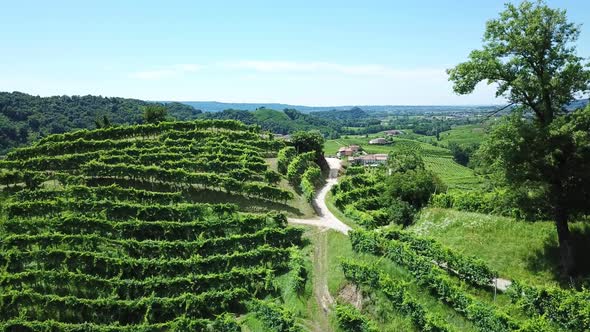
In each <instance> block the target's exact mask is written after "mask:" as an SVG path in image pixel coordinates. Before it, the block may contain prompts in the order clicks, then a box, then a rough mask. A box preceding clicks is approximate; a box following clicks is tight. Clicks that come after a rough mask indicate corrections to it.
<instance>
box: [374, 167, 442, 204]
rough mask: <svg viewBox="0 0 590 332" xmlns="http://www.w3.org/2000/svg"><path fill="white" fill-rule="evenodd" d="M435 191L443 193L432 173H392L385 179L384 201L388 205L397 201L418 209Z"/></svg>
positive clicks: (415, 171) (417, 171)
mask: <svg viewBox="0 0 590 332" xmlns="http://www.w3.org/2000/svg"><path fill="white" fill-rule="evenodd" d="M437 191H444V186H443V185H442V184H441V183H440V180H438V179H437V178H436V176H435V175H434V174H433V173H432V172H429V171H426V170H411V171H407V172H404V173H393V174H391V175H390V176H388V177H386V178H385V192H384V199H385V200H386V201H387V202H389V203H390V204H394V203H393V202H394V201H395V200H397V199H399V200H402V201H405V202H407V203H409V204H410V205H411V206H412V207H414V208H415V209H420V208H421V207H423V206H424V205H426V203H428V201H429V199H430V196H431V195H432V194H434V193H435V192H437Z"/></svg>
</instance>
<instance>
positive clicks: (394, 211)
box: [386, 199, 415, 227]
mask: <svg viewBox="0 0 590 332" xmlns="http://www.w3.org/2000/svg"><path fill="white" fill-rule="evenodd" d="M386 211H387V216H388V218H389V221H390V222H393V223H395V224H397V225H401V226H404V227H406V226H410V225H411V224H412V223H413V222H414V214H415V212H414V209H413V208H412V206H411V205H410V204H409V203H408V202H405V201H402V200H400V199H393V200H392V201H391V203H390V205H389V206H388V207H387V208H386Z"/></svg>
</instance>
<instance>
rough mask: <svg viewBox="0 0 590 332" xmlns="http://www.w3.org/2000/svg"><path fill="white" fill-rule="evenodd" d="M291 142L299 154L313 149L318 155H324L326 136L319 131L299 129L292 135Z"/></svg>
mask: <svg viewBox="0 0 590 332" xmlns="http://www.w3.org/2000/svg"><path fill="white" fill-rule="evenodd" d="M291 142H292V144H293V146H294V147H295V150H296V151H297V153H299V154H301V153H304V152H312V151H313V152H314V153H315V156H316V157H319V156H321V155H323V151H324V136H322V134H321V133H320V132H318V131H297V132H295V133H293V135H291Z"/></svg>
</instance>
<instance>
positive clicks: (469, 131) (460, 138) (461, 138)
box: [440, 124, 486, 146]
mask: <svg viewBox="0 0 590 332" xmlns="http://www.w3.org/2000/svg"><path fill="white" fill-rule="evenodd" d="M485 134H486V128H485V126H483V125H479V124H478V125H464V126H456V127H454V128H453V129H451V130H448V131H444V132H442V133H440V141H441V144H442V145H444V146H448V145H449V144H450V143H457V144H460V145H463V144H479V143H481V141H482V140H483V139H484V137H485Z"/></svg>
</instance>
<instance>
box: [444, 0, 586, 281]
mask: <svg viewBox="0 0 590 332" xmlns="http://www.w3.org/2000/svg"><path fill="white" fill-rule="evenodd" d="M579 33H580V28H579V26H577V25H575V24H573V23H570V22H568V21H567V17H566V13H565V11H564V10H555V9H551V8H549V7H548V6H547V5H546V4H545V3H544V2H542V1H538V2H535V3H532V2H529V1H523V2H521V3H520V4H519V5H518V6H517V5H513V4H507V5H506V9H505V10H504V11H503V12H502V13H500V17H499V18H497V19H494V20H491V21H489V22H488V23H487V26H486V31H485V34H484V39H483V42H484V46H483V49H482V50H475V51H472V52H471V54H470V55H469V61H467V62H464V63H461V64H459V65H457V66H456V67H455V68H453V69H450V70H448V73H449V75H450V80H451V81H453V82H454V87H453V88H454V90H455V92H457V93H461V94H467V93H471V92H473V90H474V89H475V86H476V85H477V84H478V83H479V82H481V81H487V82H488V84H492V83H494V84H496V85H497V95H502V96H504V97H505V98H506V99H507V100H509V101H510V102H511V104H517V105H519V106H522V107H521V108H519V112H517V113H516V114H515V116H513V117H512V118H511V119H510V120H509V121H506V122H504V123H503V124H501V125H500V126H498V127H497V128H496V129H495V130H494V131H493V132H492V134H491V135H490V136H489V138H488V140H487V141H486V143H485V144H484V145H485V146H483V147H482V153H481V155H482V156H483V157H484V159H485V158H487V159H488V164H492V165H494V166H495V167H496V168H497V169H499V170H501V171H502V173H503V175H504V177H505V179H506V180H507V184H508V185H510V186H513V187H515V188H521V187H523V186H526V187H532V188H534V189H535V190H537V189H539V188H541V190H543V191H544V195H543V196H544V197H546V200H545V202H543V203H542V204H541V205H542V206H543V208H547V209H549V210H552V214H553V216H554V220H555V223H556V226H557V230H558V232H557V233H558V236H559V242H560V255H561V263H562V272H563V274H564V276H566V275H572V274H573V273H574V272H575V258H574V254H575V253H574V249H573V247H572V244H571V239H570V232H569V228H568V221H569V219H570V218H571V216H572V215H575V214H579V213H587V212H588V204H581V202H582V201H586V202H587V201H588V197H589V196H590V195H589V194H588V190H587V189H588V188H590V183H589V180H590V178H589V176H588V172H587V169H588V167H589V166H588V165H589V163H590V152H589V151H590V149H588V146H590V138H589V137H588V136H589V135H588V132H589V131H590V116H589V115H588V114H590V109H588V108H587V111H583V110H578V111H575V112H573V113H572V114H567V115H565V114H564V113H565V112H564V109H565V107H566V106H567V105H568V104H569V103H570V102H572V101H573V100H575V97H576V96H577V95H579V94H583V93H585V92H587V91H588V90H590V69H588V68H587V64H586V65H585V64H584V63H583V61H584V59H583V58H581V57H579V56H577V55H576V48H575V47H573V43H575V42H576V40H577V39H578V36H579ZM520 111H522V112H524V113H532V114H533V119H530V118H525V117H524V116H523V114H521V113H520ZM584 170H586V171H584ZM537 203H539V202H537Z"/></svg>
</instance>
